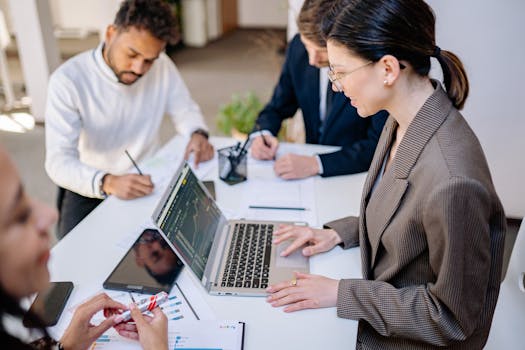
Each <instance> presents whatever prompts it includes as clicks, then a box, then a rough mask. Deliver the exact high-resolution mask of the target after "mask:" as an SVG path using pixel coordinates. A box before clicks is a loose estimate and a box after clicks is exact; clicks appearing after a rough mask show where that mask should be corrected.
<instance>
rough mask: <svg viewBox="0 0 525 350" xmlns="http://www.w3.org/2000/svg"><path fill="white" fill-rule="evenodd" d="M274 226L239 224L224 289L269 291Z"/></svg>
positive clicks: (223, 285) (229, 258) (226, 268)
mask: <svg viewBox="0 0 525 350" xmlns="http://www.w3.org/2000/svg"><path fill="white" fill-rule="evenodd" d="M272 235H273V225H268V224H241V223H237V224H235V227H234V231H233V238H232V243H231V245H230V251H229V252H228V257H227V258H226V266H225V269H224V273H223V277H222V282H221V286H222V287H237V288H239V287H244V288H266V287H268V273H269V271H270V258H271V250H272Z"/></svg>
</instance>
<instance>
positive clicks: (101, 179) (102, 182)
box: [98, 173, 109, 198]
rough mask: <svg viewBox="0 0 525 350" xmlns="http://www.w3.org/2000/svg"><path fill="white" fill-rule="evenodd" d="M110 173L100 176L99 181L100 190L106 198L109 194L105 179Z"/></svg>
mask: <svg viewBox="0 0 525 350" xmlns="http://www.w3.org/2000/svg"><path fill="white" fill-rule="evenodd" d="M108 175H109V174H107V173H106V174H104V176H102V177H101V178H100V181H99V183H98V192H99V194H100V195H101V196H102V197H104V198H106V197H107V196H108V194H107V193H106V192H105V191H104V180H106V176H108Z"/></svg>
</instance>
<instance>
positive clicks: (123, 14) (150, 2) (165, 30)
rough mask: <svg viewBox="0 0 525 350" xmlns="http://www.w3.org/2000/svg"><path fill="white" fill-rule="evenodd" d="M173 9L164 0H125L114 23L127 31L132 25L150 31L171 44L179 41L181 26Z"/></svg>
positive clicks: (118, 27)
mask: <svg viewBox="0 0 525 350" xmlns="http://www.w3.org/2000/svg"><path fill="white" fill-rule="evenodd" d="M173 11H174V10H173V9H172V8H171V7H170V5H168V3H166V2H165V1H163V0H125V1H123V2H122V5H121V6H120V9H119V10H118V12H117V15H116V16H115V21H114V22H113V24H114V25H115V26H116V27H117V29H119V30H122V31H125V30H127V29H129V28H130V27H135V28H138V29H144V30H147V31H149V32H150V33H151V34H152V35H153V36H154V37H155V38H157V39H159V40H162V41H165V42H167V43H170V44H176V43H177V42H178V41H179V28H178V25H177V20H176V18H175V15H174V13H173Z"/></svg>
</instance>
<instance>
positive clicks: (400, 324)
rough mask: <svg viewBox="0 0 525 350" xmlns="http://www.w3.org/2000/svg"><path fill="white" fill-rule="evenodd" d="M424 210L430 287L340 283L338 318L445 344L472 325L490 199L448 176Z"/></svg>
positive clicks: (482, 275)
mask: <svg viewBox="0 0 525 350" xmlns="http://www.w3.org/2000/svg"><path fill="white" fill-rule="evenodd" d="M440 187H441V188H440V189H437V190H435V191H434V193H432V194H431V195H430V200H428V203H426V205H425V206H424V212H423V216H424V218H423V223H422V224H423V226H424V232H425V235H426V239H427V241H428V249H429V259H430V266H431V268H432V270H433V271H434V272H435V276H436V279H435V281H433V282H432V283H427V284H421V285H412V286H399V287H396V286H394V285H392V284H390V283H387V282H384V281H378V280H358V279H347V280H341V281H340V283H339V290H338V301H337V314H338V316H339V317H343V318H349V319H354V320H364V321H366V322H367V323H369V324H370V325H371V326H372V327H373V328H374V329H375V330H376V331H377V332H378V333H379V334H381V335H382V336H394V337H401V338H409V339H411V340H416V341H421V342H424V343H428V344H431V345H433V346H446V345H447V344H450V343H451V342H453V341H461V340H464V339H466V338H467V337H469V336H470V335H471V334H472V332H473V331H474V329H475V327H476V326H477V323H478V320H479V318H480V313H481V311H482V308H483V304H484V302H485V301H484V299H483V298H479V295H485V294H486V291H487V288H488V283H489V275H490V259H491V249H490V244H491V243H490V242H491V239H490V224H489V220H490V210H491V205H492V202H491V197H490V195H489V192H488V191H487V190H486V188H484V187H483V186H482V185H481V184H480V183H479V182H477V181H474V180H472V179H464V178H453V179H451V180H449V182H448V185H447V186H440ZM387 229H388V228H387Z"/></svg>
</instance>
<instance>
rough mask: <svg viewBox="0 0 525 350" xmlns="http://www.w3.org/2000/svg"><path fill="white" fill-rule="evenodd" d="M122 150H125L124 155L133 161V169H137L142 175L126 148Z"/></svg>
mask: <svg viewBox="0 0 525 350" xmlns="http://www.w3.org/2000/svg"><path fill="white" fill-rule="evenodd" d="M124 152H125V153H126V155H127V156H128V158H129V160H131V163H133V166H134V167H135V169H137V171H138V172H139V174H140V175H143V174H142V171H140V169H139V166H138V165H137V163H135V161H134V160H133V158H131V155H130V154H129V152H128V150H125V151H124Z"/></svg>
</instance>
